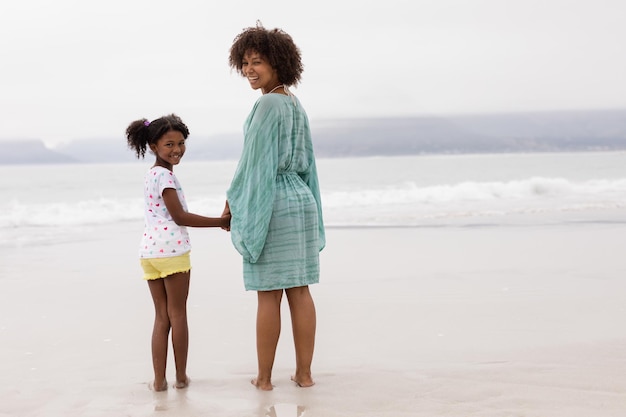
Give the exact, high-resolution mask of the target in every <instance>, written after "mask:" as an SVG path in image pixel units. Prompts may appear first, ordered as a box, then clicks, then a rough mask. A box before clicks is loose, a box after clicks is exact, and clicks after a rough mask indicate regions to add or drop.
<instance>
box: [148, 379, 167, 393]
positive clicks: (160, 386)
mask: <svg viewBox="0 0 626 417" xmlns="http://www.w3.org/2000/svg"><path fill="white" fill-rule="evenodd" d="M150 388H152V390H153V391H157V392H159V391H166V390H167V380H166V379H163V381H161V383H160V384H159V383H157V382H156V381H154V382H153V383H152V384H150Z"/></svg>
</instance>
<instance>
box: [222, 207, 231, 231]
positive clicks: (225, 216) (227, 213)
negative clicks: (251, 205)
mask: <svg viewBox="0 0 626 417" xmlns="http://www.w3.org/2000/svg"><path fill="white" fill-rule="evenodd" d="M230 219H231V214H230V206H229V205H228V200H226V204H225V205H224V211H223V212H222V220H223V221H224V224H225V226H222V230H226V231H227V232H230Z"/></svg>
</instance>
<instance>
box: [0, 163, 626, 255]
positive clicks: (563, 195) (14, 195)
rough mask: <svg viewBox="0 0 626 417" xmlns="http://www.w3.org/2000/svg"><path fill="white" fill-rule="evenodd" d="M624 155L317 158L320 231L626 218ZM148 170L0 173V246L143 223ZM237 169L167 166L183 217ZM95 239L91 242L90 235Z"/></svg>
mask: <svg viewBox="0 0 626 417" xmlns="http://www.w3.org/2000/svg"><path fill="white" fill-rule="evenodd" d="M625 159H626V153H624V152H584V153H531V154H517V153H516V154H485V155H419V156H398V157H368V158H341V159H319V160H318V161H317V164H318V173H319V177H320V185H321V190H322V202H323V209H324V218H325V223H326V226H327V227H383V226H384V227H406V226H410V227H444V226H454V227H462V226H477V225H530V224H554V223H562V222H623V221H626V216H625V213H624V209H625V208H626V163H624V161H625ZM151 163H152V158H151V157H149V158H148V159H146V160H145V161H143V162H142V161H139V162H135V163H118V164H67V165H8V166H6V165H5V166H0V176H1V177H2V178H4V181H3V182H2V183H1V184H0V191H1V192H2V195H4V196H5V198H3V199H2V201H0V247H17V246H31V245H41V244H45V245H47V244H53V243H54V242H67V241H74V240H76V239H79V240H83V239H88V238H90V236H89V235H90V234H89V231H90V230H91V228H93V227H97V226H101V225H113V224H121V225H124V224H126V225H128V227H134V226H136V225H137V224H141V222H142V216H143V212H142V201H143V200H142V199H143V196H142V188H141V187H142V181H143V175H144V173H145V171H146V170H147V169H148V167H149V166H150V164H151ZM235 167H236V162H235V161H206V162H199V161H185V160H183V161H182V162H181V164H180V165H178V166H176V167H175V172H176V174H177V176H178V177H179V179H180V181H181V182H182V185H183V188H184V190H185V193H186V196H187V199H188V204H189V209H190V211H193V212H197V213H199V214H204V215H207V216H218V215H219V214H220V213H221V211H222V208H223V205H224V200H225V190H226V189H227V188H228V185H229V182H230V179H231V177H232V174H233V172H234V170H235ZM93 238H95V237H93Z"/></svg>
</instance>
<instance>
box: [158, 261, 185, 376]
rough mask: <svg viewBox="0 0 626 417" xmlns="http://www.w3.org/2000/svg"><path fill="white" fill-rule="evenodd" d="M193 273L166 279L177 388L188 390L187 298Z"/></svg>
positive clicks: (175, 275)
mask: <svg viewBox="0 0 626 417" xmlns="http://www.w3.org/2000/svg"><path fill="white" fill-rule="evenodd" d="M190 276H191V271H187V272H180V273H177V274H172V275H170V276H168V277H166V278H165V280H164V281H165V291H166V293H167V314H168V317H169V322H170V325H171V327H172V347H173V350H174V363H175V365H176V383H175V384H174V386H175V387H176V388H186V387H187V385H188V384H189V378H188V377H187V355H188V352H189V326H188V323H187V296H188V295H189V279H190Z"/></svg>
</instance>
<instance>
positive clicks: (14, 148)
mask: <svg viewBox="0 0 626 417" xmlns="http://www.w3.org/2000/svg"><path fill="white" fill-rule="evenodd" d="M0 144H2V152H0V165H7V164H57V163H69V162H77V161H78V160H77V159H74V158H72V157H71V156H69V155H66V154H64V153H61V152H56V151H53V150H50V149H48V148H46V147H45V146H44V144H43V142H42V141H40V140H35V139H32V140H18V139H15V140H3V141H2V142H0Z"/></svg>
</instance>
